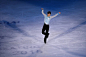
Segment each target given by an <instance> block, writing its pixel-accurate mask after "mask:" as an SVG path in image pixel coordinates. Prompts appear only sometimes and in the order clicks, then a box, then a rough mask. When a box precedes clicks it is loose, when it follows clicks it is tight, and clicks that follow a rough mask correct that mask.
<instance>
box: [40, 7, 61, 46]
mask: <svg viewBox="0 0 86 57" xmlns="http://www.w3.org/2000/svg"><path fill="white" fill-rule="evenodd" d="M41 9H42V14H43V15H44V17H45V18H44V25H43V28H42V34H44V35H45V37H44V43H45V44H46V40H47V38H48V36H49V33H48V32H49V21H50V20H51V19H52V18H54V17H56V16H57V15H59V14H61V12H59V13H57V14H55V15H54V16H50V15H51V12H50V11H48V12H47V15H46V14H45V13H44V9H43V8H41ZM45 30H46V32H45Z"/></svg>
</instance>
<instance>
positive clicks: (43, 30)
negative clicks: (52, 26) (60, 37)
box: [42, 24, 46, 35]
mask: <svg viewBox="0 0 86 57" xmlns="http://www.w3.org/2000/svg"><path fill="white" fill-rule="evenodd" d="M45 30H46V25H45V24H44V25H43V28H42V34H44V35H46V33H45Z"/></svg>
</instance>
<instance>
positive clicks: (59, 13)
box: [51, 12, 61, 19]
mask: <svg viewBox="0 0 86 57" xmlns="http://www.w3.org/2000/svg"><path fill="white" fill-rule="evenodd" d="M59 14H61V12H59V13H57V14H55V15H53V16H51V19H52V18H54V17H56V16H57V15H59Z"/></svg>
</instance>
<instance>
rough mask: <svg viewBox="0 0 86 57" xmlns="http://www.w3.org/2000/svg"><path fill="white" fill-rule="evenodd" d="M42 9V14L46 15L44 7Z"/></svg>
mask: <svg viewBox="0 0 86 57" xmlns="http://www.w3.org/2000/svg"><path fill="white" fill-rule="evenodd" d="M41 9H42V14H43V15H44V16H45V15H46V14H45V13H44V9H43V8H41Z"/></svg>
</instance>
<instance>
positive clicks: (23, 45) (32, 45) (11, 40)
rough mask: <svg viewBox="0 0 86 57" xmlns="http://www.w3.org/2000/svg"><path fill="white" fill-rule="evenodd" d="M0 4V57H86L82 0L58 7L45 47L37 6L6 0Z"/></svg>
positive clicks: (85, 26)
mask: <svg viewBox="0 0 86 57" xmlns="http://www.w3.org/2000/svg"><path fill="white" fill-rule="evenodd" d="M0 4H1V5H0V23H2V24H0V57H86V29H85V28H86V6H85V5H86V1H79V2H75V3H73V4H71V5H68V6H65V7H62V9H61V11H62V12H61V15H59V16H57V17H55V18H53V19H52V20H51V21H50V31H49V32H50V36H49V38H48V42H47V44H44V42H43V41H44V40H43V39H44V36H43V35H42V34H41V30H42V26H43V21H44V20H43V19H44V18H43V15H42V14H41V9H40V8H41V7H40V6H37V5H33V4H29V3H25V2H21V1H7V0H6V1H1V2H0ZM48 10H49V9H47V8H45V12H46V11H48ZM51 12H52V15H53V14H55V13H57V12H58V11H54V10H51ZM12 21H15V22H17V21H20V23H16V24H15V23H11V22H12ZM4 22H5V23H4ZM7 22H9V24H7Z"/></svg>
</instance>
